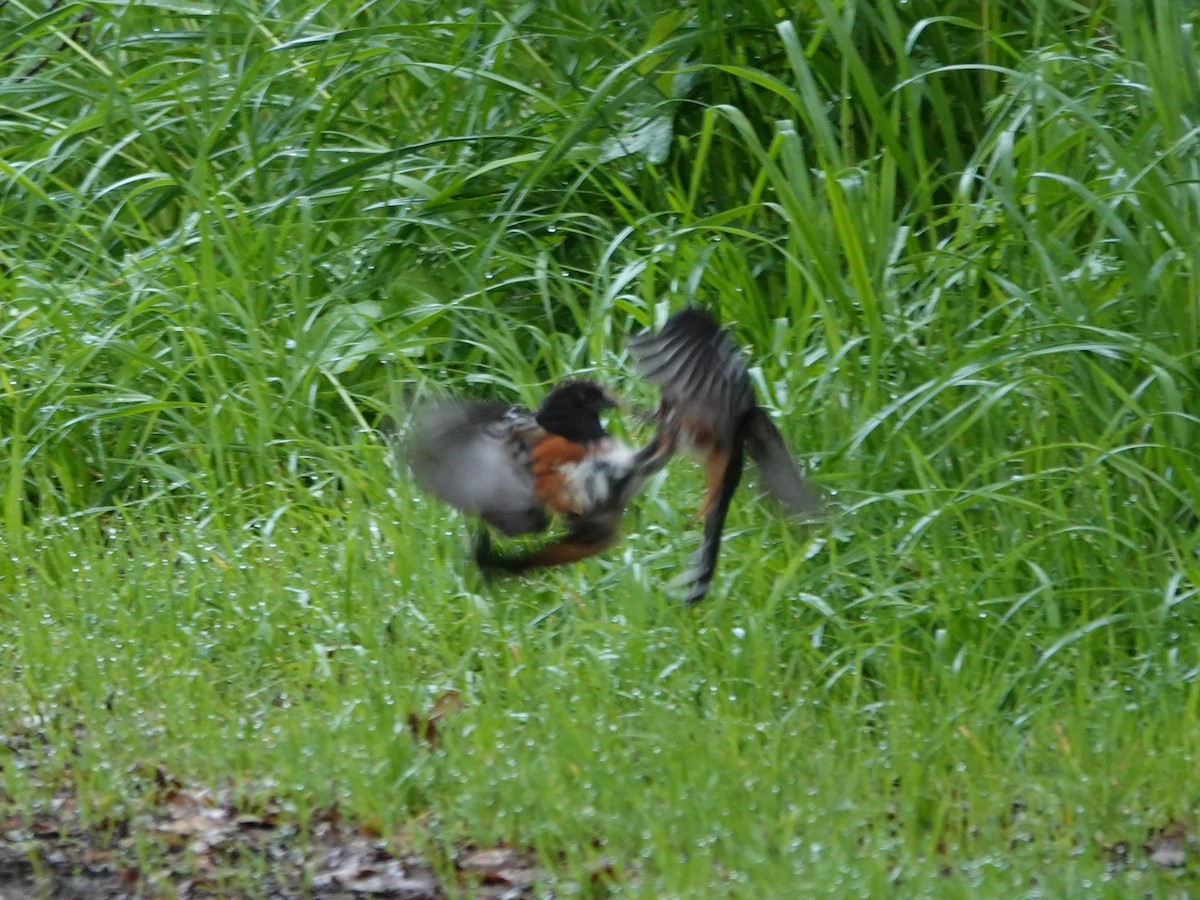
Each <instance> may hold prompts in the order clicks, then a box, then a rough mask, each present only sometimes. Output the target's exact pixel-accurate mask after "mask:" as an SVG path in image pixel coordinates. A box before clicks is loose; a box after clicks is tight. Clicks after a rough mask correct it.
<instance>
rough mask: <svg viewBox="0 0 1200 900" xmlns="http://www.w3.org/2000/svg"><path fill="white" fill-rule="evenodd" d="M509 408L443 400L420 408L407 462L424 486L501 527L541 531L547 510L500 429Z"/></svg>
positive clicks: (507, 530) (512, 532) (509, 531)
mask: <svg viewBox="0 0 1200 900" xmlns="http://www.w3.org/2000/svg"><path fill="white" fill-rule="evenodd" d="M510 409H511V408H510V407H509V406H507V405H505V404H503V403H497V402H491V401H474V402H472V401H466V402H457V403H442V404H435V405H432V406H427V407H425V408H424V409H422V410H419V411H418V412H417V414H416V415H415V417H414V423H413V428H412V431H411V434H410V437H409V439H408V442H407V457H408V465H409V468H410V469H411V470H412V473H413V477H414V478H415V479H416V481H417V483H418V484H420V485H421V487H423V488H424V489H425V490H427V491H429V492H430V493H431V494H433V495H434V496H436V497H438V498H439V499H441V500H443V501H445V502H446V503H449V504H450V505H451V506H454V507H456V508H458V509H461V510H463V511H464V512H470V513H475V514H477V515H479V516H480V517H482V518H483V520H484V521H485V522H487V523H488V524H489V525H492V526H493V527H494V528H496V529H498V530H499V531H501V532H503V533H505V534H509V535H516V534H527V533H529V532H532V531H543V530H545V528H546V526H547V525H548V523H549V519H548V517H547V513H546V510H545V509H544V507H543V506H542V505H541V504H540V503H538V502H537V501H536V500H535V499H534V495H533V475H532V473H531V472H530V470H529V466H528V464H527V463H525V462H523V461H522V459H521V458H520V451H521V448H520V446H519V444H518V443H517V439H516V438H515V437H514V436H513V435H511V434H510V433H509V432H508V431H507V430H506V429H505V428H504V427H503V425H504V422H503V420H504V419H505V417H506V416H507V415H508V413H509V410H510Z"/></svg>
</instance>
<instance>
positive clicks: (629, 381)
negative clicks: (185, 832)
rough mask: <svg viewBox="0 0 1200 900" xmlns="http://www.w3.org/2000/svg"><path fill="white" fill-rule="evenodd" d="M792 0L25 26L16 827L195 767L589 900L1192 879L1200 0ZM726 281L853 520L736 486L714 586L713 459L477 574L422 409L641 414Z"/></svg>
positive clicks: (181, 9)
mask: <svg viewBox="0 0 1200 900" xmlns="http://www.w3.org/2000/svg"><path fill="white" fill-rule="evenodd" d="M777 6H778V5H777V4H765V3H756V2H749V3H742V4H736V5H734V4H728V5H726V4H716V3H702V4H696V5H695V8H694V10H692V11H684V10H682V9H675V8H673V9H672V10H671V11H663V9H662V8H661V7H660V6H659V5H655V4H648V3H640V4H639V3H635V2H628V3H614V4H604V5H602V6H601V8H600V9H599V12H597V8H596V6H595V4H578V3H574V2H571V0H554V2H548V3H544V4H527V5H522V4H517V3H496V4H481V5H478V6H474V7H470V6H464V5H463V4H441V3H411V2H402V0H388V2H374V3H370V2H368V3H365V4H346V3H339V2H331V3H325V4H318V3H309V2H298V3H295V4H292V5H290V6H284V5H277V6H265V7H259V6H254V5H251V4H246V3H243V2H239V0H234V2H228V3H223V4H218V5H215V6H211V7H210V6H207V5H195V4H185V3H174V2H170V0H164V2H154V3H143V4H115V3H93V4H89V5H87V6H86V7H85V6H84V5H80V4H63V5H60V6H56V7H54V8H53V9H51V10H50V11H48V12H47V11H45V10H44V9H42V8H41V7H38V8H36V9H35V8H33V7H32V6H30V5H29V4H22V3H16V2H14V0H8V2H7V3H5V4H3V5H2V6H0V59H3V63H2V64H0V124H2V127H3V133H4V135H5V138H4V141H3V146H0V176H2V178H0V300H2V304H0V492H2V501H0V529H2V533H3V536H2V539H3V546H4V552H3V553H2V554H0V593H2V594H3V596H4V600H3V601H0V733H3V734H6V735H9V736H10V743H11V745H12V747H24V746H25V745H26V744H28V745H29V747H28V748H27V749H24V750H20V751H18V750H16V749H11V748H10V750H9V751H7V752H6V751H5V749H4V746H3V745H0V812H7V811H22V810H28V809H32V808H35V807H38V806H39V805H42V804H45V803H46V802H47V800H48V798H49V797H50V796H51V795H52V794H53V793H54V792H55V791H58V790H70V791H73V792H75V793H76V794H77V795H78V798H79V802H80V804H81V808H82V810H83V812H84V815H85V818H86V820H87V821H88V822H90V823H92V824H94V825H95V826H96V827H97V828H103V827H105V823H111V822H113V821H115V820H120V819H121V818H122V817H128V816H133V815H134V814H135V813H136V812H137V811H138V810H139V809H140V808H141V805H142V804H143V803H145V802H146V800H145V798H146V796H147V792H148V791H149V790H150V788H149V787H148V785H147V784H146V778H147V776H146V772H147V771H153V769H154V767H161V768H162V769H164V770H166V771H168V772H170V773H171V774H172V775H173V776H175V777H179V778H181V779H183V780H184V781H186V782H188V783H199V784H214V785H217V784H232V785H233V786H234V787H235V789H236V790H237V791H238V792H240V794H241V795H242V796H243V797H244V802H245V803H246V804H247V805H248V806H253V805H254V804H255V803H261V802H264V800H265V799H266V798H275V800H277V801H278V802H281V803H282V804H283V805H284V807H285V808H286V809H287V811H288V814H289V815H291V816H294V818H295V820H296V821H297V822H301V823H303V822H305V821H306V819H307V817H308V816H310V815H313V814H315V813H317V812H319V811H323V810H328V809H330V808H333V807H335V806H336V808H337V809H338V810H340V812H341V814H342V815H344V816H346V817H348V818H350V819H352V820H355V821H362V822H364V823H367V824H368V825H370V827H372V828H375V829H378V830H379V831H381V832H382V833H384V834H389V835H391V834H395V835H399V834H402V833H403V834H408V835H410V837H411V836H415V837H411V839H413V840H416V841H418V843H419V844H420V845H421V847H422V848H423V849H424V851H425V852H427V853H430V854H434V855H436V854H439V853H440V854H446V855H449V854H452V853H453V852H454V848H456V847H461V846H464V845H466V844H472V843H473V844H478V845H484V846H486V845H489V844H495V843H499V842H510V843H513V844H515V845H517V846H521V847H530V848H533V849H534V850H536V851H537V853H538V854H539V856H540V858H541V861H542V863H543V864H544V865H545V867H546V868H547V870H548V871H549V873H550V874H549V878H550V882H549V884H548V885H547V887H548V888H549V889H551V890H554V891H555V892H557V893H571V892H573V891H580V892H585V893H586V892H587V891H597V892H600V891H603V890H607V889H608V888H605V887H604V886H602V885H599V884H596V883H594V879H593V876H592V875H591V874H590V873H592V872H593V871H594V869H595V867H596V865H597V860H598V859H600V858H602V857H603V858H606V859H608V860H611V861H612V863H613V865H614V867H615V876H614V877H615V879H616V880H615V883H614V884H613V885H612V886H611V889H612V890H614V891H616V892H618V893H629V894H638V895H643V896H697V895H701V894H706V893H707V894H713V893H733V894H737V895H741V896H793V895H795V894H796V892H797V890H798V889H799V890H801V891H802V892H807V893H811V894H813V895H821V894H826V895H835V896H836V895H842V896H845V895H853V894H861V893H880V894H882V893H885V892H893V891H897V890H899V891H900V892H901V893H902V894H904V895H913V894H931V895H945V896H981V897H991V896H998V895H999V892H1000V891H1002V890H1003V891H1006V892H1008V893H1012V894H1018V895H1042V896H1070V895H1078V896H1097V895H1111V896H1127V895H1128V893H1129V892H1131V891H1137V892H1139V893H1142V894H1150V895H1156V894H1163V895H1168V894H1172V893H1173V892H1179V893H1190V892H1194V891H1195V890H1196V885H1197V882H1196V876H1197V873H1198V872H1200V860H1198V859H1197V858H1196V856H1195V854H1194V852H1193V851H1192V850H1191V849H1189V856H1188V860H1187V865H1186V866H1184V867H1183V868H1181V869H1177V870H1167V869H1162V868H1159V867H1156V866H1155V865H1153V864H1152V863H1150V862H1149V861H1148V860H1147V858H1146V854H1144V853H1143V852H1142V851H1141V850H1140V849H1139V847H1140V845H1141V844H1142V843H1143V842H1145V841H1146V839H1147V837H1148V836H1149V835H1150V834H1151V833H1152V832H1153V831H1155V830H1157V829H1159V828H1162V827H1164V826H1167V825H1168V824H1170V823H1172V822H1175V821H1179V822H1183V823H1184V824H1185V825H1186V827H1187V829H1188V832H1189V834H1191V835H1193V836H1194V835H1195V833H1196V820H1197V814H1198V811H1200V771H1198V770H1197V764H1196V760H1197V759H1198V758H1200V747H1198V746H1197V745H1198V743H1200V710H1198V705H1200V647H1198V646H1197V643H1196V641H1195V639H1194V635H1195V634H1196V633H1197V628H1198V627H1200V609H1198V601H1200V598H1198V591H1200V517H1198V515H1197V505H1198V503H1200V481H1198V476H1197V472H1198V471H1200V465H1198V456H1200V454H1198V453H1197V450H1196V448H1197V447H1200V400H1198V399H1197V398H1198V397H1200V350H1198V348H1200V301H1198V300H1197V297H1200V242H1198V241H1197V239H1196V235H1197V234H1200V203H1198V202H1197V194H1196V186H1197V184H1198V183H1200V163H1198V162H1197V159H1198V156H1197V150H1198V149H1200V137H1198V134H1197V122H1198V121H1200V76H1198V75H1197V74H1196V73H1197V71H1198V70H1197V65H1196V64H1197V59H1196V56H1197V46H1196V39H1195V34H1194V31H1193V26H1194V25H1195V24H1196V22H1195V20H1196V15H1195V13H1194V12H1193V11H1190V10H1187V9H1184V8H1183V5H1181V4H1175V3H1171V2H1169V0H1159V2H1155V3H1152V4H1150V5H1149V7H1148V6H1147V4H1145V3H1133V2H1124V0H1112V2H1109V0H1099V2H1096V3H1091V4H1077V3H1073V2H1067V0H1026V2H1019V3H1009V4H998V3H989V2H986V0H984V2H974V3H968V2H954V3H949V4H947V3H936V4H935V3H931V2H925V0H910V2H904V3H901V2H893V0H886V2H881V3H874V4H856V3H835V2H833V0H811V2H798V3H795V4H793V5H792V6H791V8H790V9H789V11H788V12H789V14H788V17H787V18H786V20H781V19H779V16H780V10H779V9H778V8H777ZM85 9H87V10H90V12H91V18H90V19H87V18H86V16H85V13H84V11H85ZM597 16H599V21H600V22H601V25H600V26H599V27H597V25H596V22H597ZM690 302H697V303H701V304H703V305H705V306H706V307H708V308H710V309H713V310H714V311H716V312H717V313H718V314H719V315H720V316H721V317H722V318H723V319H724V320H727V321H730V322H733V323H736V329H737V335H738V338H739V340H740V341H741V342H742V343H744V344H745V345H746V346H747V347H748V348H749V350H750V352H751V355H752V357H753V359H754V362H755V365H756V367H757V368H756V369H755V371H754V377H755V379H756V381H757V382H758V385H759V388H760V393H761V395H762V397H763V399H764V401H765V402H766V404H767V405H768V406H769V407H770V408H771V409H772V411H773V412H774V413H775V414H776V420H777V421H778V422H779V424H780V426H781V428H782V429H783V430H784V432H785V434H786V435H787V436H788V438H789V441H790V442H791V443H792V445H793V446H794V447H796V448H797V449H798V450H799V452H800V453H801V455H802V456H803V457H804V459H805V460H807V461H808V463H809V464H810V466H811V468H813V470H814V471H815V477H816V480H818V481H819V482H820V483H821V484H823V485H824V486H825V487H827V488H828V489H830V490H831V491H835V492H836V503H837V507H838V512H837V514H836V516H834V517H833V519H832V520H831V521H830V522H828V523H825V524H821V525H815V526H799V525H795V524H792V523H788V522H786V521H783V520H781V519H779V518H778V517H777V516H775V515H774V514H772V513H770V512H769V511H768V509H767V507H766V506H765V505H763V504H762V503H760V502H758V501H757V500H756V499H754V496H753V492H752V491H746V492H744V493H743V494H742V495H740V496H739V498H738V499H737V501H736V502H735V505H734V509H733V511H732V513H731V517H730V526H729V538H728V540H727V543H726V545H725V549H724V555H723V558H722V561H721V568H720V570H719V574H718V578H717V581H716V583H715V585H714V589H713V593H712V595H711V597H710V599H709V600H708V601H707V602H706V603H705V604H703V605H702V606H700V607H698V608H694V609H685V608H682V607H680V606H679V605H678V604H677V603H676V602H675V601H674V600H673V599H672V598H671V597H670V596H669V594H668V593H667V592H666V590H665V586H666V584H667V583H668V582H669V581H670V579H671V578H672V577H674V576H675V575H676V574H677V573H678V572H679V571H680V570H681V569H682V568H683V567H684V566H685V565H686V563H687V560H688V558H689V555H690V553H691V552H692V550H693V549H694V546H695V544H696V541H697V540H698V528H697V527H696V526H695V524H694V523H693V522H692V521H691V519H690V516H691V512H692V510H694V508H695V506H696V502H697V498H698V495H699V487H698V478H697V476H696V473H695V472H694V471H693V470H692V469H690V467H689V466H688V465H687V464H683V465H678V466H675V467H673V468H672V470H671V471H669V472H668V473H667V474H666V475H665V476H664V477H662V478H659V479H658V480H656V481H654V482H653V483H652V484H651V485H650V486H649V488H648V490H647V492H646V494H645V495H644V496H643V497H642V498H641V499H640V500H639V501H638V502H637V503H636V504H635V508H634V509H633V510H631V513H630V516H629V519H628V522H627V528H626V531H627V537H626V539H625V540H624V541H623V543H622V544H621V545H620V546H619V547H618V548H616V549H615V550H613V551H611V552H610V553H609V554H608V555H607V556H606V557H604V558H602V559H598V560H594V561H589V562H586V563H583V564H580V565H578V566H576V567H573V568H571V569H568V570H563V571H560V572H550V573H545V574H541V575H538V576H536V577H530V578H526V579H523V580H516V581H504V582H498V583H485V582H483V581H482V580H481V579H480V577H479V575H478V574H477V573H476V572H475V571H474V570H473V569H472V567H471V566H470V565H469V563H468V558H469V554H468V552H467V546H468V525H467V523H466V522H465V521H464V520H463V519H462V518H461V517H459V516H457V515H456V514H454V513H453V512H451V511H449V510H447V509H445V508H443V507H441V506H439V505H438V504H436V503H435V502H432V501H431V500H429V499H427V498H423V497H421V496H420V495H419V494H418V493H417V492H415V490H414V489H413V488H412V487H411V485H410V484H409V483H408V482H407V481H406V480H404V479H403V478H402V477H398V476H397V473H396V472H395V470H394V468H393V466H392V463H391V461H390V460H389V457H388V448H387V446H386V442H385V441H384V440H383V439H382V438H381V437H380V436H379V433H378V429H379V427H380V426H381V425H382V423H383V421H384V420H385V418H386V417H387V416H388V415H389V414H390V413H391V412H392V411H393V410H394V409H395V408H396V407H397V405H399V407H400V408H401V409H403V407H404V405H405V403H406V402H407V401H408V400H409V399H410V398H411V397H412V396H414V395H416V394H419V393H422V392H425V391H430V390H435V389H437V388H443V389H448V390H452V391H454V392H458V393H464V394H469V395H488V396H497V397H503V398H507V399H513V400H522V401H526V402H536V400H537V398H538V397H539V395H540V394H541V393H542V392H543V391H544V390H545V388H546V386H547V385H548V384H550V383H552V382H553V381H554V380H556V379H557V378H560V377H562V376H564V375H567V374H580V373H593V374H597V375H599V376H600V377H603V378H604V379H605V380H606V381H608V382H610V383H612V384H614V385H615V386H616V387H617V388H618V389H619V390H621V391H623V392H625V393H628V394H630V395H632V396H634V397H636V398H638V399H642V400H649V399H651V396H652V395H651V392H650V390H649V388H648V387H647V386H645V385H643V384H640V383H639V382H638V381H637V379H636V378H635V376H634V375H633V373H632V368H631V366H630V365H629V361H628V359H627V356H626V353H625V349H624V348H625V340H626V338H627V336H628V335H630V334H633V333H637V332H640V331H641V330H643V329H644V328H646V327H649V326H651V325H653V324H654V323H655V322H657V321H661V319H662V318H663V317H664V316H665V315H666V314H667V313H668V311H671V310H674V309H677V308H679V307H680V306H682V305H684V304H685V303H690ZM631 430H633V431H636V429H631ZM447 690H457V691H459V692H461V694H462V697H463V699H464V701H465V708H464V709H463V710H462V712H460V713H458V714H456V715H454V716H453V717H451V718H449V719H448V720H447V721H446V722H445V724H444V725H443V726H442V729H441V733H442V742H441V744H440V745H439V746H438V747H437V748H435V749H432V750H431V749H429V748H426V747H424V746H423V745H422V744H420V743H419V742H416V741H414V740H413V739H412V738H411V736H410V734H409V731H408V727H407V725H406V719H407V716H408V714H409V713H412V712H417V713H419V714H420V713H422V712H423V711H425V710H428V709H429V708H430V705H431V704H432V703H433V702H434V701H435V699H436V698H437V697H438V696H439V695H441V694H442V693H443V692H444V691H447ZM33 736H36V740H35V739H34V737H33ZM1119 842H1126V843H1127V844H1128V845H1129V846H1130V847H1132V848H1133V849H1132V850H1131V853H1130V857H1129V861H1128V863H1126V864H1118V863H1115V862H1114V859H1115V856H1114V854H1113V852H1111V851H1110V849H1109V848H1111V847H1112V846H1113V845H1116V844H1118V843H1119ZM148 852H149V851H148ZM256 864H257V863H254V862H253V861H250V862H247V863H246V866H247V869H246V873H243V874H242V880H243V881H244V882H246V883H248V884H253V881H254V875H253V873H255V872H256V871H257V870H256V869H255V868H254V866H255V865H256ZM248 873H249V874H248ZM797 886H801V887H800V888H798V887H797Z"/></svg>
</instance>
